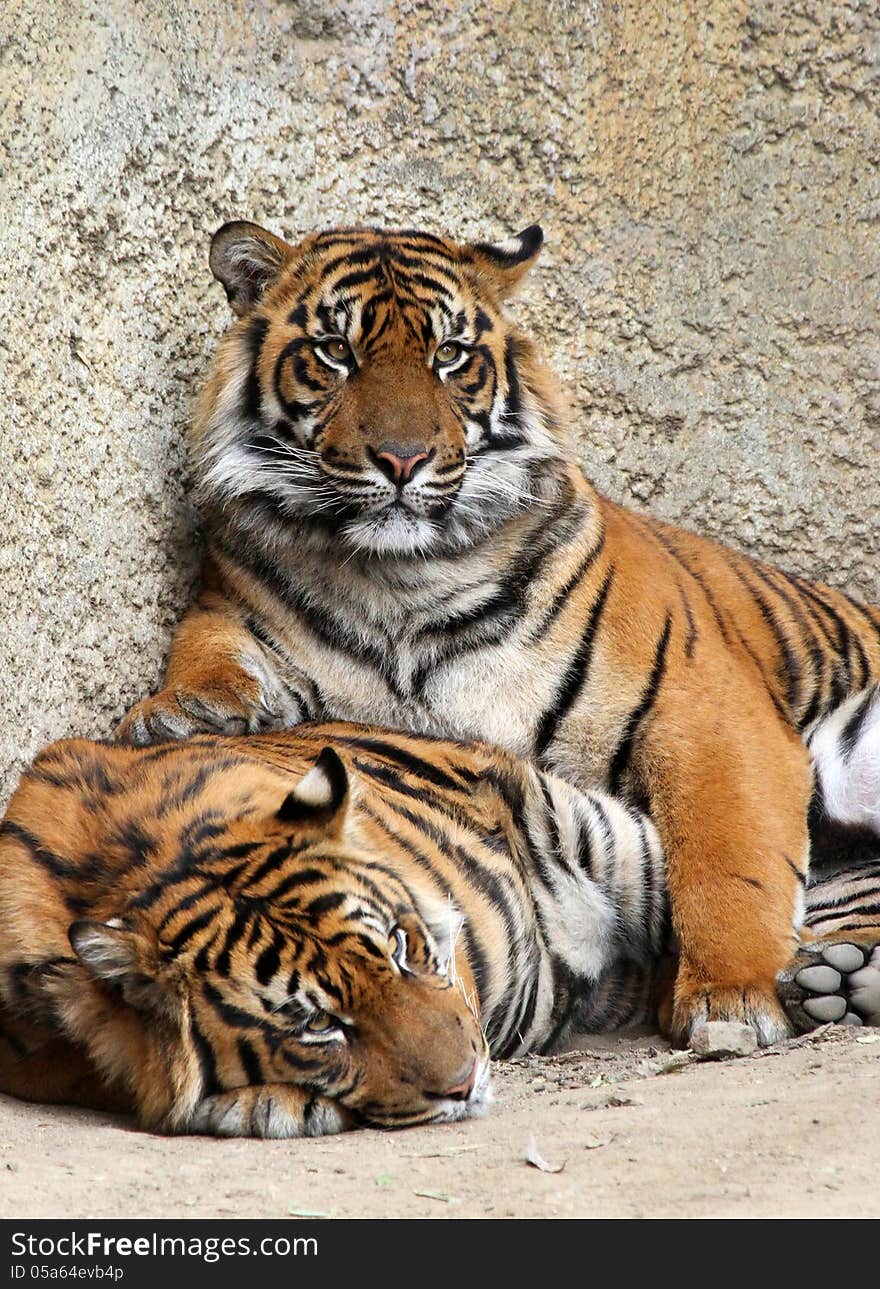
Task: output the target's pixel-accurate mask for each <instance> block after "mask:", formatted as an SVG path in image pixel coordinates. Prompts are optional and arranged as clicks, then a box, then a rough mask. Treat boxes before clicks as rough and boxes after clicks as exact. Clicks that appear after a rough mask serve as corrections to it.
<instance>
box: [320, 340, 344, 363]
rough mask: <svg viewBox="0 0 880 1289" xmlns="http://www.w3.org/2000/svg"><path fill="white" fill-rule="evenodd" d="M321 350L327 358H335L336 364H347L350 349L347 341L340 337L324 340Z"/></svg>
mask: <svg viewBox="0 0 880 1289" xmlns="http://www.w3.org/2000/svg"><path fill="white" fill-rule="evenodd" d="M321 348H322V349H323V350H324V353H325V354H327V356H328V357H329V358H335V359H336V360H337V361H338V362H348V360H349V358H350V357H351V347H350V345H349V343H348V341H347V340H343V339H342V337H341V336H334V337H333V338H332V339H331V340H325V341H324V342H323V344H322V346H321Z"/></svg>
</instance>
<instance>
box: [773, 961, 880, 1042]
mask: <svg viewBox="0 0 880 1289" xmlns="http://www.w3.org/2000/svg"><path fill="white" fill-rule="evenodd" d="M778 983H779V996H780V998H781V1000H782V1002H783V1005H784V1007H785V1010H786V1012H787V1013H788V1016H789V1018H790V1020H791V1021H792V1023H793V1024H794V1026H795V1028H796V1029H798V1030H799V1031H800V1032H801V1033H805V1032H806V1031H808V1030H811V1029H815V1028H816V1026H817V1025H825V1024H828V1023H829V1022H834V1023H836V1024H839V1025H880V944H878V945H874V946H873V948H872V947H870V946H868V945H860V944H853V943H851V942H850V941H848V940H841V941H837V942H834V943H827V942H822V941H816V942H815V943H812V944H804V945H802V946H801V948H800V949H799V950H798V952H797V954H796V955H795V958H794V961H793V962H791V963H790V964H789V966H788V967H787V968H786V970H785V971H783V972H780V975H779V980H778Z"/></svg>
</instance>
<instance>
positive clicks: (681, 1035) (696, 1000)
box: [672, 985, 791, 1055]
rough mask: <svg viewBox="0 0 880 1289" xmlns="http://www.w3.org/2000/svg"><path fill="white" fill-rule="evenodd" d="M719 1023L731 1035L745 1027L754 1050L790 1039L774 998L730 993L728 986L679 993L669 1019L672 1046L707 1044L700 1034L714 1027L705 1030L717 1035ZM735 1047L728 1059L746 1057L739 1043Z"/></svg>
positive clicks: (748, 991) (749, 991)
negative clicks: (736, 1047) (752, 1036)
mask: <svg viewBox="0 0 880 1289" xmlns="http://www.w3.org/2000/svg"><path fill="white" fill-rule="evenodd" d="M719 1022H724V1023H725V1024H726V1026H727V1027H728V1028H730V1029H731V1032H732V1028H733V1027H736V1028H741V1027H743V1026H746V1027H748V1028H749V1029H750V1030H751V1031H752V1032H753V1034H754V1036H755V1039H756V1040H757V1046H758V1047H768V1046H769V1045H770V1044H771V1043H778V1042H780V1041H781V1040H782V1039H784V1038H788V1037H790V1035H791V1026H790V1025H789V1023H788V1020H787V1019H786V1015H785V1012H784V1011H783V1009H782V1007H781V1006H780V1004H779V1000H778V999H777V998H776V996H775V994H772V993H766V992H764V990H761V989H756V988H752V989H733V988H731V987H730V986H729V985H719V986H716V987H712V986H711V985H699V986H691V987H690V988H689V989H687V990H682V989H679V991H678V994H677V997H676V1000H675V1006H674V1010H673V1018H672V1032H673V1040H674V1041H675V1042H677V1043H681V1044H683V1045H684V1046H685V1047H691V1048H693V1046H694V1042H695V1040H696V1041H698V1042H699V1043H703V1042H705V1041H707V1039H706V1037H705V1035H704V1033H702V1032H701V1031H705V1030H706V1028H707V1027H715V1029H710V1030H709V1035H710V1036H711V1035H712V1033H713V1032H717V1026H718V1024H719ZM738 1046H739V1047H740V1049H741V1050H740V1051H739V1052H737V1053H733V1052H731V1053H729V1055H747V1052H746V1050H745V1044H744V1043H743V1042H742V1040H741V1039H740V1040H739V1042H738ZM750 1048H751V1045H750ZM719 1054H720V1053H719Z"/></svg>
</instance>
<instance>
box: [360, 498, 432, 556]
mask: <svg viewBox="0 0 880 1289" xmlns="http://www.w3.org/2000/svg"><path fill="white" fill-rule="evenodd" d="M342 533H343V537H344V540H345V541H346V542H347V544H348V545H349V546H353V547H354V548H355V550H358V551H361V552H363V553H365V554H370V555H401V556H407V555H427V554H428V553H429V552H430V551H433V550H435V549H436V547H437V545H438V542H439V537H440V533H439V529H438V527H437V524H436V523H435V522H434V521H433V520H431V519H426V518H425V517H424V516H422V515H415V514H413V513H412V511H410V510H405V509H404V508H403V507H401V506H398V505H394V506H390V507H389V508H388V509H387V510H383V511H382V512H381V513H380V514H378V515H376V514H373V515H365V516H363V517H361V518H358V519H352V520H349V522H348V523H347V524H346V525H345V526H344V528H343V530H342Z"/></svg>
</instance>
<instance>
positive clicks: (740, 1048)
mask: <svg viewBox="0 0 880 1289" xmlns="http://www.w3.org/2000/svg"><path fill="white" fill-rule="evenodd" d="M757 1046H758V1038H757V1035H756V1034H755V1031H754V1030H753V1029H752V1027H751V1025H741V1024H740V1023H739V1022H738V1021H732V1020H710V1021H707V1022H706V1023H705V1024H704V1025H698V1026H697V1027H696V1029H695V1030H694V1032H693V1034H692V1035H691V1050H692V1051H693V1052H695V1053H696V1055H697V1056H702V1057H707V1058H709V1059H712V1060H717V1059H719V1058H720V1057H723V1056H750V1055H751V1053H752V1052H754V1050H755V1048H756V1047H757Z"/></svg>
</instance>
